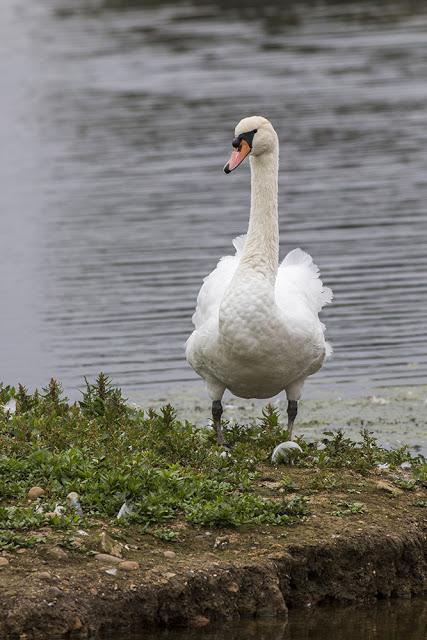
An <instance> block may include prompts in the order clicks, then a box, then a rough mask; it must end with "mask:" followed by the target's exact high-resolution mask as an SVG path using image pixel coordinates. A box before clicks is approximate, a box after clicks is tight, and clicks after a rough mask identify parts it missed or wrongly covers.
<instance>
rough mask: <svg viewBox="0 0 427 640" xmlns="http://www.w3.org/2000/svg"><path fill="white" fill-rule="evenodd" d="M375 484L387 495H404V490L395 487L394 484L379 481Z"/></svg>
mask: <svg viewBox="0 0 427 640" xmlns="http://www.w3.org/2000/svg"><path fill="white" fill-rule="evenodd" d="M375 484H376V486H377V487H378V489H381V491H385V492H386V493H389V494H390V495H392V496H400V495H402V493H403V491H402V489H399V488H398V487H394V486H393V485H392V484H389V483H388V482H386V481H385V480H378V481H377V482H376V483H375Z"/></svg>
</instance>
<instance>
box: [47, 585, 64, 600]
mask: <svg viewBox="0 0 427 640" xmlns="http://www.w3.org/2000/svg"><path fill="white" fill-rule="evenodd" d="M62 595H64V592H63V591H62V589H60V588H59V587H50V589H49V591H48V592H47V596H48V598H49V600H51V599H53V598H58V597H59V596H62Z"/></svg>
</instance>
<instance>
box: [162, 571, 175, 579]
mask: <svg viewBox="0 0 427 640" xmlns="http://www.w3.org/2000/svg"><path fill="white" fill-rule="evenodd" d="M164 576H165V578H167V579H168V580H170V579H171V578H175V576H176V573H172V571H167V572H166V573H165V574H164Z"/></svg>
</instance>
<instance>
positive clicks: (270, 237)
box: [238, 146, 279, 284]
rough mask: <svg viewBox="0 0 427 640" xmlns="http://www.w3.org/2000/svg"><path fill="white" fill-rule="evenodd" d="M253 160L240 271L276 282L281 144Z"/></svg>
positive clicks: (251, 158) (251, 160)
mask: <svg viewBox="0 0 427 640" xmlns="http://www.w3.org/2000/svg"><path fill="white" fill-rule="evenodd" d="M250 163H251V212H250V217H249V227H248V233H247V237H246V242H245V248H244V251H243V256H242V258H241V261H240V265H239V268H238V271H246V270H247V269H250V270H254V271H256V272H257V273H259V274H261V275H263V276H264V277H265V278H267V279H268V280H271V282H272V284H273V283H274V281H275V279H276V275H277V269H278V263H279V224H278V213H277V180H278V172H279V150H278V147H277V146H275V148H274V149H273V150H272V151H271V152H269V153H263V154H262V155H260V156H250Z"/></svg>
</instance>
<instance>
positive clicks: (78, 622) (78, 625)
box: [70, 616, 83, 631]
mask: <svg viewBox="0 0 427 640" xmlns="http://www.w3.org/2000/svg"><path fill="white" fill-rule="evenodd" d="M82 627H83V623H82V621H81V620H80V618H79V616H76V617H75V618H74V621H73V622H72V623H71V626H70V630H71V631H80V629H81V628H82Z"/></svg>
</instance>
